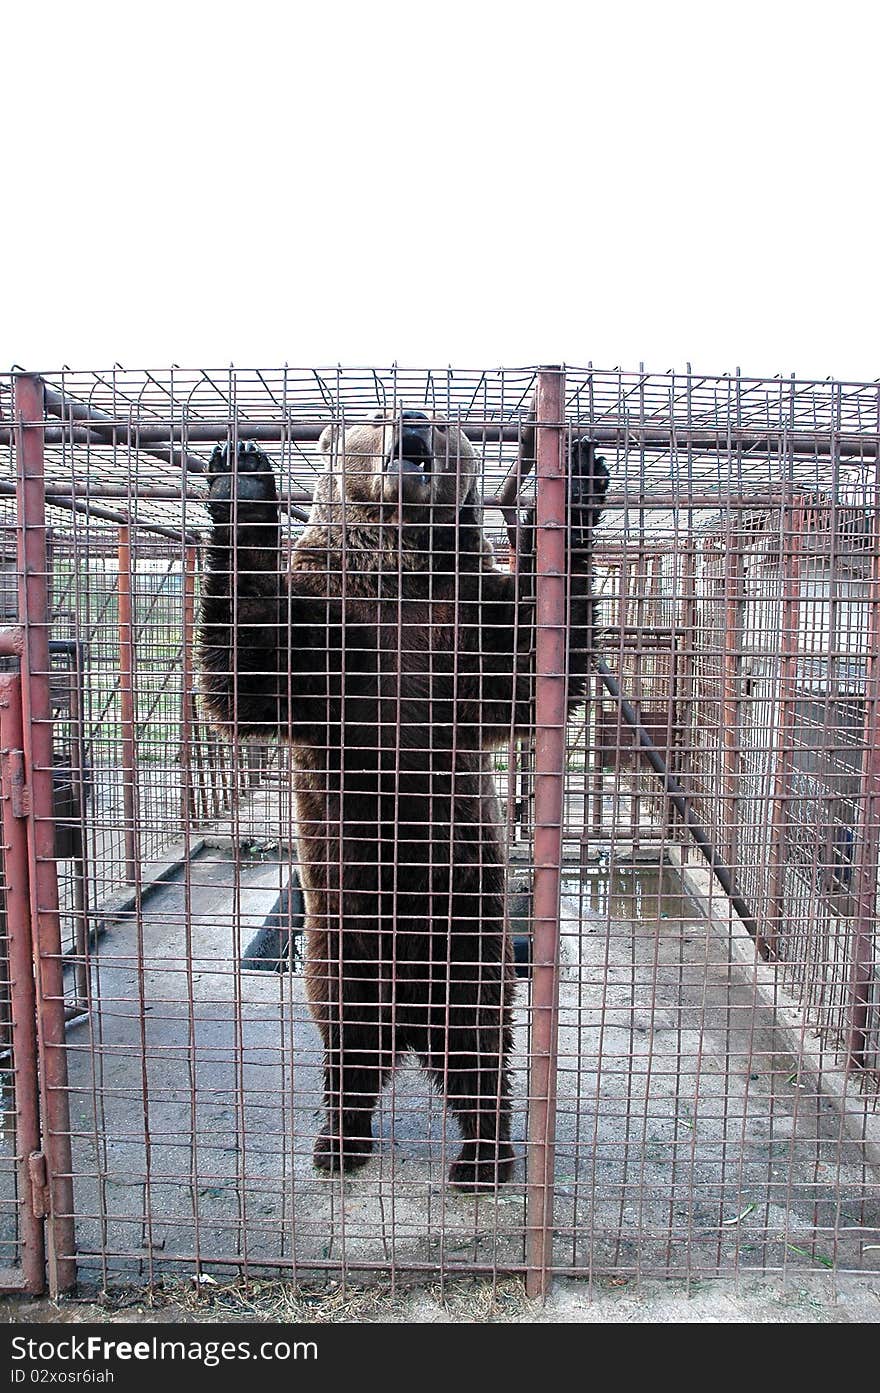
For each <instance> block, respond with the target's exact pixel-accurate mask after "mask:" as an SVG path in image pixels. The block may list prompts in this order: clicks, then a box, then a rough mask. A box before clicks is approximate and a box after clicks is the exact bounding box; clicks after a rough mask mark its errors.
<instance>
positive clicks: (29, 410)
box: [15, 374, 76, 1295]
mask: <svg viewBox="0 0 880 1393" xmlns="http://www.w3.org/2000/svg"><path fill="white" fill-rule="evenodd" d="M42 398H43V391H42V383H41V382H40V380H39V379H38V378H36V377H32V376H28V375H24V374H23V375H19V376H17V377H16V379H15V412H16V419H17V424H18V445H17V450H16V463H17V471H18V546H19V555H18V562H19V575H18V598H19V617H20V620H21V623H22V627H23V628H24V630H25V645H24V653H23V655H22V724H23V735H24V739H23V745H24V754H25V771H26V778H27V780H28V784H29V787H30V794H31V811H30V816H29V818H28V823H27V830H28V869H29V888H30V900H31V924H32V929H33V935H34V956H35V962H36V988H37V1033H38V1040H39V1052H40V1092H41V1109H40V1111H41V1117H42V1128H43V1152H44V1154H45V1157H46V1163H47V1187H48V1190H47V1197H48V1224H47V1236H48V1256H49V1288H50V1291H51V1292H52V1294H53V1295H57V1294H59V1293H62V1292H66V1291H70V1290H71V1288H72V1287H73V1286H74V1285H75V1283H76V1258H75V1230H74V1212H73V1172H72V1162H71V1137H70V1106H69V1098H68V1092H67V1089H68V1080H67V1054H66V1049H65V1038H64V1026H65V1019H64V966H63V958H62V947H61V918H60V914H59V907H58V875H57V867H56V864H55V859H54V858H55V821H54V790H53V778H52V707H51V695H50V685H49V684H50V671H49V625H50V613H49V590H48V574H47V565H48V562H47V545H46V496H45V469H44V461H43V440H42V431H41V430H40V429H39V425H37V428H36V429H31V428H30V427H31V424H32V423H34V422H36V423H39V422H41V421H42V420H43V415H44V411H43V399H42Z"/></svg>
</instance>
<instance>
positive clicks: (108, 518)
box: [0, 479, 180, 542]
mask: <svg viewBox="0 0 880 1393" xmlns="http://www.w3.org/2000/svg"><path fill="white" fill-rule="evenodd" d="M0 494H5V495H6V496H7V497H9V498H12V497H14V496H15V494H16V486H15V484H12V483H10V482H9V480H7V479H0ZM129 496H130V495H129V494H126V497H129ZM45 499H46V502H47V504H48V505H49V506H50V507H52V508H63V509H64V510H65V511H66V512H69V513H83V514H85V515H86V516H87V517H93V518H98V519H100V521H101V522H115V523H118V524H122V525H128V524H131V525H132V526H135V527H139V528H140V529H141V530H142V531H143V532H154V533H156V534H157V535H158V536H160V537H171V538H173V539H174V541H175V542H176V541H179V540H180V529H179V528H176V527H167V526H166V525H165V523H160V522H135V523H133V524H132V523H131V518H130V517H129V516H128V514H127V513H121V512H118V511H117V509H115V508H104V507H102V506H101V505H100V504H98V503H87V502H86V501H85V499H80V498H77V497H76V495H75V494H73V493H72V492H71V491H70V489H48V490H46V492H45Z"/></svg>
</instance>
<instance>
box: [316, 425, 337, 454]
mask: <svg viewBox="0 0 880 1393" xmlns="http://www.w3.org/2000/svg"><path fill="white" fill-rule="evenodd" d="M338 439H339V426H338V424H337V423H336V422H335V421H333V422H332V423H331V424H330V425H329V426H325V427H324V429H323V430H322V431H321V434H320V435H319V437H318V450H319V451H320V453H321V454H322V455H332V454H333V453H334V451H335V449H336V441H337V440H338Z"/></svg>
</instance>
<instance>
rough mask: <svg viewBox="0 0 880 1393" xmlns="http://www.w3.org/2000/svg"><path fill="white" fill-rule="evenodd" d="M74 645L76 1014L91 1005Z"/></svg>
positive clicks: (81, 732) (80, 697) (79, 685)
mask: <svg viewBox="0 0 880 1393" xmlns="http://www.w3.org/2000/svg"><path fill="white" fill-rule="evenodd" d="M72 647H73V673H72V676H73V682H72V684H71V697H70V750H71V756H70V764H71V778H72V782H73V787H74V790H75V793H76V799H75V803H76V808H77V813H78V828H79V839H80V846H79V855H78V856H77V855H75V856H74V858H73V864H74V911H75V923H74V939H75V945H76V961H75V965H74V981H75V985H76V1009H77V1014H81V1013H82V1012H83V1011H87V1010H88V1007H89V967H88V950H89V874H88V829H87V827H86V800H85V778H86V738H85V680H84V678H85V674H84V672H83V657H84V655H83V644H82V643H81V642H79V641H75V642H74V643H73V645H72Z"/></svg>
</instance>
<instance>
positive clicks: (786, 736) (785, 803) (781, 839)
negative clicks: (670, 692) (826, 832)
mask: <svg viewBox="0 0 880 1393" xmlns="http://www.w3.org/2000/svg"><path fill="white" fill-rule="evenodd" d="M788 525H790V529H791V531H790V537H789V536H788V535H787V526H788ZM803 526H804V508H803V504H802V503H801V502H800V501H798V502H797V503H795V504H794V505H791V506H783V508H782V509H781V510H780V520H779V532H780V558H781V572H782V574H781V582H782V596H781V611H780V612H781V626H780V627H781V632H780V649H781V657H780V668H779V692H778V699H779V720H778V722H777V725H776V732H777V738H776V769H775V772H774V776H773V812H772V816H771V822H770V847H769V851H770V881H769V889H768V896H767V908H768V916H767V917H768V934H767V938H766V940H763V939H762V940H759V947H760V946H763V944H764V942H766V947H767V948H768V949H769V950H770V952H771V953H772V954H773V955H775V956H778V955H779V937H780V934H781V932H782V922H783V916H784V913H785V868H786V864H787V859H788V858H787V850H788V847H787V836H788V834H787V825H788V819H789V815H790V809H789V803H790V800H791V774H792V766H793V762H794V750H793V741H794V722H795V709H796V705H797V678H798V649H799V645H800V556H801V540H802V533H803Z"/></svg>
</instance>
